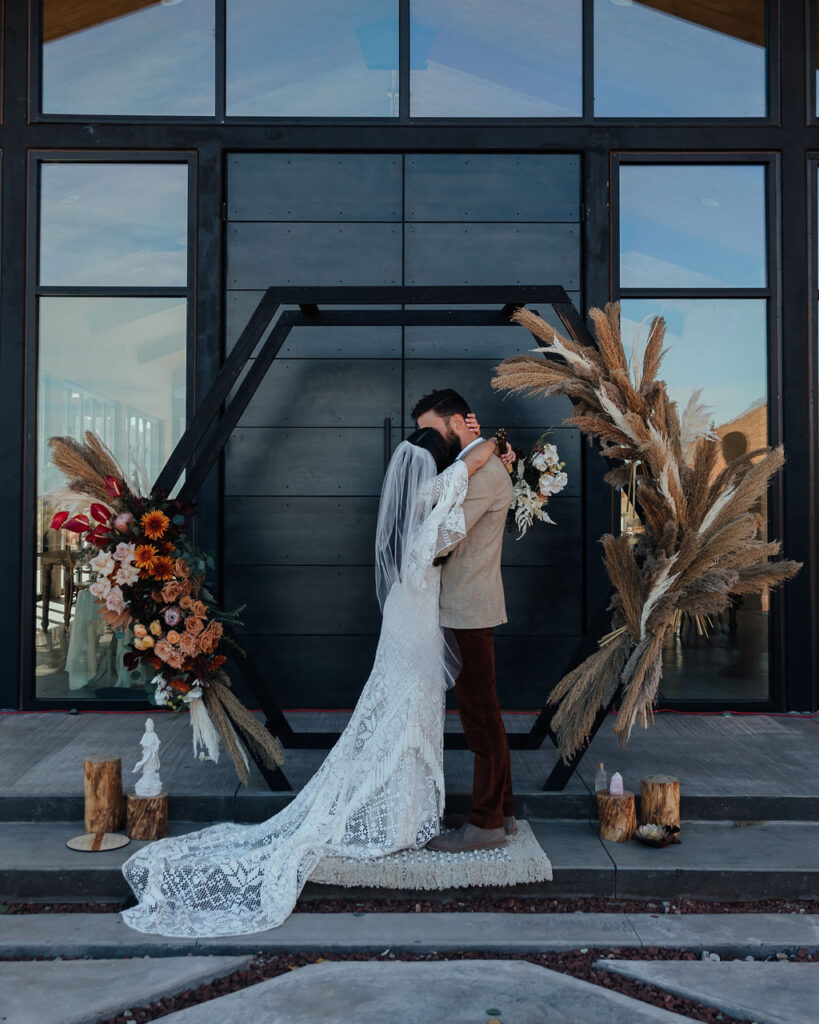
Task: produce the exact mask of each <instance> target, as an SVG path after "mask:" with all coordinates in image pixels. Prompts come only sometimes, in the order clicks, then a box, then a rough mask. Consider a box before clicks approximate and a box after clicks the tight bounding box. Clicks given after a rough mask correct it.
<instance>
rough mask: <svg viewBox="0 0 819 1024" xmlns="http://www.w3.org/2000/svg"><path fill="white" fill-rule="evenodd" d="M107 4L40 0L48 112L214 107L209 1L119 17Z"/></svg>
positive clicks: (188, 0)
mask: <svg viewBox="0 0 819 1024" xmlns="http://www.w3.org/2000/svg"><path fill="white" fill-rule="evenodd" d="M104 9H105V5H100V4H87V3H86V4H82V5H80V4H78V3H77V2H76V0H45V4H44V8H43V19H44V39H45V42H44V45H43V111H44V112H45V113H49V114H146V115H147V114H154V115H160V116H179V117H182V116H187V117H194V116H206V115H212V114H213V112H214V61H215V55H214V0H184V2H180V0H176V2H170V3H156V4H151V5H149V6H143V7H142V8H141V9H139V10H136V11H133V12H132V13H130V14H126V15H124V16H123V17H119V18H117V17H112V16H110V15H107V17H106V16H104V15H101V14H100V11H103V10H104Z"/></svg>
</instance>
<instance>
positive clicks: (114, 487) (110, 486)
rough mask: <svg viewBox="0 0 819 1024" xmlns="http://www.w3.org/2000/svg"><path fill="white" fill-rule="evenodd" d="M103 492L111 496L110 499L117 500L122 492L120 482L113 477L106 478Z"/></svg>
mask: <svg viewBox="0 0 819 1024" xmlns="http://www.w3.org/2000/svg"><path fill="white" fill-rule="evenodd" d="M105 490H106V491H107V492H108V493H109V494H110V495H111V497H112V498H118V497H119V496H120V495H121V494H122V491H123V487H122V481H121V480H117V478H116V477H115V476H106V478H105Z"/></svg>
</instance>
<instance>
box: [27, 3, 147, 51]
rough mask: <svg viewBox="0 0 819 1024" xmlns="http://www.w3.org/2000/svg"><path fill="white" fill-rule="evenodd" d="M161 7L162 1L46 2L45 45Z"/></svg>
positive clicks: (44, 4) (44, 10) (44, 15)
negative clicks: (108, 22)
mask: <svg viewBox="0 0 819 1024" xmlns="http://www.w3.org/2000/svg"><path fill="white" fill-rule="evenodd" d="M158 3H159V0H44V3H43V42H46V43H51V42H53V41H54V40H55V39H62V37H63V36H70V35H73V34H74V33H75V32H84V31H85V30H86V29H89V28H94V26H95V25H102V24H103V23H104V22H106V21H115V20H116V19H117V18H124V17H125V16H126V15H128V14H134V13H135V12H136V11H141V10H143V9H144V8H146V7H155V6H156V5H157V4H158Z"/></svg>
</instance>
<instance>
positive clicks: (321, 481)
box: [225, 154, 582, 708]
mask: <svg viewBox="0 0 819 1024" xmlns="http://www.w3.org/2000/svg"><path fill="white" fill-rule="evenodd" d="M228 171H229V173H228V187H229V193H228V218H229V223H228V266H227V310H228V314H227V344H228V346H230V345H231V344H233V342H234V341H235V339H236V337H237V336H238V334H239V332H240V331H241V329H242V327H243V326H244V324H245V322H246V321H247V319H248V318H249V316H250V313H251V311H252V309H253V307H254V306H255V304H256V302H258V299H259V297H260V293H261V290H262V289H264V288H265V287H267V286H269V285H286V284H294V285H311V284H314V285H330V284H348V285H364V286H366V285H379V284H380V285H386V284H436V285H447V284H450V285H463V284H469V285H497V284H562V285H563V286H564V287H565V288H566V289H567V291H569V292H570V294H571V295H572V298H573V300H574V301H575V303H576V304H578V305H579V277H580V243H579V238H580V232H579V159H578V157H576V156H571V155H568V156H564V155H559V156H554V155H549V156H532V155H515V154H503V155H496V154H492V155H490V154H487V155H482V156H474V155H472V156H464V155H461V154H435V155H432V154H424V155H419V154H413V155H406V156H403V155H400V154H367V155H362V154H354V155H350V154H235V155H232V156H230V157H229V168H228ZM541 312H542V313H543V314H544V315H547V314H548V316H549V317H550V318H552V314H551V310H548V311H547V310H542V311H541ZM533 345H534V343H533V341H532V338H531V335H529V334H528V333H527V332H525V331H523V330H522V329H520V328H511V327H510V328H475V329H466V328H434V329H433V328H396V327H393V328H359V327H345V328H304V329H301V330H295V331H293V332H292V333H291V335H290V338H289V339H288V342H287V345H286V347H285V348H284V349H283V351H282V352H281V354H280V355H279V357H278V358H277V359H276V361H275V362H274V364H273V367H272V368H271V370H270V371H269V372H268V374H267V377H266V379H265V382H264V384H263V386H262V387H261V388H260V389H259V391H258V392H257V394H256V396H255V398H254V400H253V402H252V404H251V405H250V407H249V408H248V410H247V412H246V414H245V416H244V417H243V419H242V421H241V422H240V424H239V426H238V427H237V429H236V430H235V432H234V434H233V436H232V438H231V441H230V444H229V446H228V449H227V453H226V474H225V537H226V549H225V554H226V557H225V563H226V568H225V582H226V601H227V603H228V605H229V606H230V605H232V604H234V603H235V604H239V603H245V602H246V603H247V605H248V609H247V612H246V615H245V626H244V630H243V633H244V643H245V644H246V646H247V648H248V650H249V651H250V652H251V653H252V654H253V655H254V657H255V658H256V659H257V660H258V662H259V664H260V665H262V666H263V667H264V668H265V669H267V670H268V671H269V673H270V685H271V687H272V688H273V691H274V693H275V695H276V699H277V700H278V701H279V703H280V704H281V705H282V706H283V707H287V708H295V707H310V708H344V707H351V706H352V705H353V704H354V703H355V701H356V699H357V696H358V694H359V692H360V690H361V687H362V686H363V684H364V682H365V681H366V679H367V676H368V674H369V671H370V667H371V664H372V657H373V653H374V650H375V643H376V640H377V635H378V629H379V623H380V618H379V613H378V606H377V603H376V600H375V593H374V585H373V554H372V547H373V536H374V528H375V516H376V511H377V506H378V494H379V491H380V487H381V480H382V477H383V471H384V467H385V462H386V460H387V459H388V458H389V455H390V452H391V451H392V450H393V449H394V447H395V445H396V444H397V443H398V442H399V441H400V440H401V438H402V437H405V436H407V434H408V433H409V432H410V431H411V430H412V429H413V428H414V424H413V423H412V421H411V419H410V415H409V414H410V410H411V409H412V406H413V404H414V402H415V400H416V399H417V398H418V397H420V396H421V395H422V394H424V393H426V392H427V391H430V390H432V389H433V388H436V387H454V388H456V389H457V390H458V391H460V392H461V393H462V394H463V395H464V396H465V397H466V399H467V401H469V402H470V403H471V404H472V406H473V408H474V409H475V411H476V413H477V414H478V416H479V418H480V420H481V423H482V425H483V426H484V428H485V432H486V433H487V434H488V433H490V432H492V431H493V430H494V429H495V428H496V427H498V426H501V425H502V426H505V427H506V428H507V430H508V432H509V435H510V438H511V439H512V441H513V443H515V444H516V445H520V446H522V447H527V448H528V447H529V446H530V445H531V444H532V443H533V442H534V440H535V439H536V438H537V437H538V436H539V435H540V434H541V433H542V432H543V431H544V430H545V429H547V428H553V438H552V439H553V440H554V442H555V443H556V444H557V445H558V448H559V450H560V452H561V455H562V457H563V458H564V459H565V461H566V462H567V470H568V473H569V486H568V487H567V489H566V490H565V491H564V492H563V494H561V495H559V496H557V497H556V498H554V499H553V500H552V503H551V506H550V512H551V514H552V518H554V519H555V520H556V521H557V524H558V525H557V526H554V527H544V526H541V527H539V528H537V529H536V530H535V531H534V532H532V533H531V534H530V535H528V536H527V537H525V538H524V539H523V540H521V541H517V540H515V539H514V537H512V536H510V537H508V538H507V541H506V544H505V550H504V582H505V588H506V594H507V605H508V611H509V620H510V621H509V623H508V624H507V625H506V626H504V627H502V628H501V629H499V630H498V633H497V644H496V649H497V657H498V679H499V689H500V693H501V700H502V703H503V704H504V706H505V707H508V708H530V707H540V706H541V705H542V703H543V701H544V700H545V697H546V695H547V694H548V692H549V690H550V689H551V687H552V686H553V685H554V683H555V682H556V681H557V679H559V678H560V675H561V674H562V669H563V667H564V666H565V663H566V660H567V659H568V657H569V656H570V654H571V652H572V651H573V649H574V647H575V645H576V643H577V639H578V637H579V635H580V632H581V617H582V548H581V532H582V530H581V527H582V501H581V498H582V496H581V493H580V439H579V436H578V435H577V432H576V431H573V430H568V429H566V428H564V427H562V426H561V425H560V424H561V421H562V420H563V419H564V417H565V416H566V415H568V413H569V409H570V406H569V405H568V403H565V402H564V401H563V400H537V401H532V400H530V399H522V398H514V399H513V398H507V399H503V398H502V397H501V396H499V395H498V394H497V393H495V392H493V391H492V390H491V388H490V386H489V382H490V379H491V376H492V369H493V367H494V366H495V365H496V364H497V363H498V362H499V361H500V360H501V359H503V358H505V357H506V356H508V355H512V354H516V353H520V352H526V351H528V350H529V349H531V348H532V347H533Z"/></svg>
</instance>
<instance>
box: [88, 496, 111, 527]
mask: <svg viewBox="0 0 819 1024" xmlns="http://www.w3.org/2000/svg"><path fill="white" fill-rule="evenodd" d="M91 515H92V516H93V517H94V519H96V520H97V522H98V523H107V522H108V521H109V520H110V518H111V513H110V512H109V511H108V509H107V508H106V507H105V505H100V503H99V502H98V501H95V502H94V503H93V504H92V505H91Z"/></svg>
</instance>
